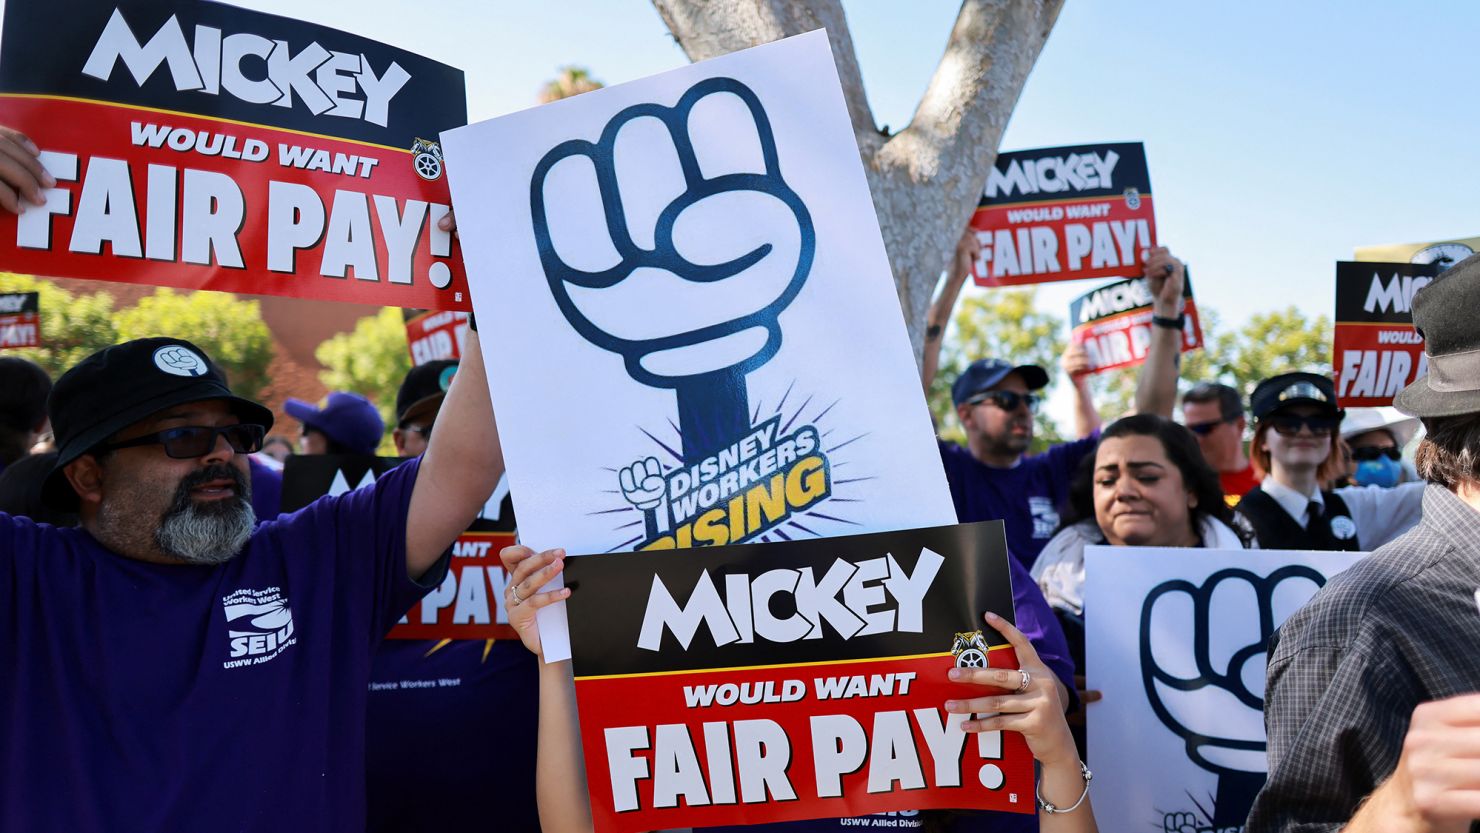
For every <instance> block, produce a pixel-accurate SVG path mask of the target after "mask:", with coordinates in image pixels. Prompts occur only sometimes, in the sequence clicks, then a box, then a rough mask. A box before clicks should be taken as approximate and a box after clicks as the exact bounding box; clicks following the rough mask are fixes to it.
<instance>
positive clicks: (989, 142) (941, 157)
mask: <svg viewBox="0 0 1480 833" xmlns="http://www.w3.org/2000/svg"><path fill="white" fill-rule="evenodd" d="M653 5H655V6H656V7H657V9H658V14H659V15H661V16H662V18H663V22H664V23H666V24H667V25H668V30H669V31H670V32H672V33H673V36H674V38H676V39H677V40H678V43H679V45H680V46H681V47H683V50H684V52H685V54H687V55H688V56H689V59H690V60H693V61H702V60H704V59H706V58H713V57H716V56H718V55H724V54H726V53H729V52H734V51H737V50H740V49H746V48H749V47H752V46H756V45H758V44H762V43H768V42H770V41H774V40H779V39H780V38H784V37H789V36H791V35H799V34H802V33H804V32H810V31H813V30H815V29H821V28H825V29H827V34H828V40H829V42H830V43H831V44H832V51H833V57H834V58H835V59H836V61H837V65H838V76H839V77H840V78H841V79H842V82H843V96H844V98H845V99H846V100H847V102H848V113H849V116H850V117H851V118H852V121H853V132H854V135H855V136H856V137H857V139H858V151H859V154H860V155H861V156H862V157H863V167H864V170H865V171H866V172H867V173H868V179H869V188H870V190H872V192H873V197H874V210H875V211H876V212H878V215H879V227H880V229H881V230H882V231H883V234H884V246H885V248H886V249H888V251H889V263H890V266H891V267H892V268H893V270H894V283H895V288H896V289H897V290H898V292H899V303H900V306H901V307H902V308H903V310H904V320H905V324H906V326H907V327H908V329H909V334H910V343H911V344H912V345H914V349H915V359H916V361H918V360H919V358H920V352H921V347H922V345H923V343H924V332H925V315H926V313H927V312H928V310H929V308H930V298H931V294H932V292H933V291H934V289H935V284H936V281H937V280H938V278H939V277H940V273H941V271H942V270H943V269H944V268H945V265H946V261H947V259H948V258H949V257H950V256H951V253H952V251H953V250H954V248H955V244H956V240H957V239H958V238H959V237H960V236H961V230H962V229H963V228H964V227H965V226H966V222H967V221H968V220H969V219H970V217H971V212H972V210H973V209H974V208H975V207H976V203H977V200H978V198H979V197H980V196H981V193H982V188H983V187H984V186H985V185H986V181H987V172H988V170H990V169H991V166H992V163H993V161H994V160H995V159H996V158H997V144H998V142H1000V141H1001V139H1002V131H1003V130H1004V129H1005V128H1006V127H1007V120H1008V117H1009V116H1011V115H1012V109H1013V107H1015V106H1016V105H1017V100H1018V96H1019V95H1020V94H1021V93H1022V89H1023V84H1024V82H1025V81H1027V78H1028V72H1029V70H1031V69H1032V68H1033V63H1034V61H1036V60H1037V59H1038V53H1039V52H1040V51H1041V50H1042V49H1043V43H1044V41H1046V40H1047V39H1048V33H1049V31H1050V30H1052V29H1053V24H1054V21H1055V20H1056V19H1057V18H1058V16H1059V9H1060V8H1061V7H1062V6H1063V0H965V2H964V3H962V5H961V12H960V14H959V15H958V16H957V17H956V25H955V27H954V28H953V29H952V31H951V39H950V42H949V43H947V44H946V51H945V55H944V56H943V57H942V58H941V60H940V63H939V65H938V66H937V67H936V70H935V75H934V77H932V78H931V80H930V86H929V88H928V89H927V90H926V91H925V96H924V98H922V99H921V101H920V104H919V106H918V107H917V108H916V110H915V115H914V118H913V119H912V120H911V121H910V124H909V126H908V127H906V128H905V129H904V130H902V131H900V132H899V133H898V134H896V135H894V136H892V137H891V136H886V135H884V134H882V133H880V132H879V129H878V127H877V126H876V125H875V124H874V117H873V114H872V112H871V111H870V110H869V106H868V99H867V97H866V96H865V95H864V91H863V76H862V75H861V74H860V72H859V69H858V56H857V55H855V54H854V51H853V40H852V38H851V37H850V36H849V34H848V22H847V20H846V19H845V18H844V16H843V7H842V5H841V3H840V0H653Z"/></svg>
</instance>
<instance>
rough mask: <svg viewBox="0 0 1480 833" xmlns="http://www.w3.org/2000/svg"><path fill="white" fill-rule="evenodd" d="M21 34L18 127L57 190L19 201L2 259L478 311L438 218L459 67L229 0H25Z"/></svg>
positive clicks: (4, 224) (7, 45)
mask: <svg viewBox="0 0 1480 833" xmlns="http://www.w3.org/2000/svg"><path fill="white" fill-rule="evenodd" d="M3 38H4V40H3V44H0V124H6V125H9V126H11V127H15V128H17V129H19V130H21V131H22V132H24V133H25V134H27V135H28V136H30V137H31V139H33V140H34V141H35V143H36V144H37V145H38V146H39V147H40V148H41V149H42V151H43V153H42V156H41V162H42V164H43V165H45V167H46V169H47V170H48V171H49V172H50V174H51V175H52V176H53V177H55V179H56V185H55V187H52V188H48V189H46V191H45V197H46V204H45V205H44V206H37V205H27V206H26V209H25V211H24V212H23V213H22V214H21V215H20V216H19V217H16V216H14V215H11V214H9V213H4V212H0V215H3V216H0V269H8V270H14V271H18V272H27V273H31V274H42V275H59V276H65V277H75V278H92V279H95V280H109V281H122V282H126V283H141V284H158V285H165V286H173V287H179V288H183V289H214V290H223V291H230V292H245V293H252V294H265V295H286V296H293V297H301V298H319V299H325V300H334V301H353V302H357V303H368V304H381V305H386V306H402V307H417V308H425V309H468V297H467V285H466V279H465V277H464V276H463V273H462V266H461V262H460V260H459V259H458V258H457V257H456V245H455V243H454V241H453V239H452V237H451V235H449V234H447V233H445V232H442V231H441V230H439V229H438V228H437V221H438V220H439V219H440V218H441V217H442V216H443V215H445V214H446V213H447V211H448V205H449V200H448V196H447V183H446V179H445V178H444V177H443V173H442V152H441V149H440V147H439V146H438V144H437V136H438V132H439V131H441V130H443V129H445V128H449V127H453V126H456V125H460V124H463V123H465V122H466V120H467V112H466V104H465V102H464V95H463V76H462V73H461V72H460V71H459V70H456V69H453V68H451V67H448V66H445V65H443V64H440V63H437V62H435V61H432V60H429V59H427V58H423V57H421V56H418V55H414V54H411V53H409V52H405V51H403V50H400V49H394V48H392V47H389V46H386V45H384V44H380V43H376V42H374V41H371V40H367V39H365V38H362V37H359V36H358V35H352V34H349V33H346V32H340V31H336V30H333V29H329V28H326V27H323V26H315V25H311V24H308V23H303V22H300V21H295V20H290V19H288V18H283V17H277V16H275V15H268V14H262V13H260V12H254V11H250V10H247V9H242V8H238V7H235V6H228V5H224V4H220V3H209V2H200V3H179V2H169V0H131V1H130V2H123V1H122V0H120V2H117V3H97V2H91V0H47V2H43V3H9V4H7V5H6V7H5V19H4V33H3ZM23 202H24V200H23Z"/></svg>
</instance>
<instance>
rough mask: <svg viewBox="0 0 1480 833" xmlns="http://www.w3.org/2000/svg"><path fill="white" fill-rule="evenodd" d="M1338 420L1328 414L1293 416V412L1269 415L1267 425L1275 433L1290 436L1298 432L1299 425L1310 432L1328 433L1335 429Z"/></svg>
mask: <svg viewBox="0 0 1480 833" xmlns="http://www.w3.org/2000/svg"><path fill="white" fill-rule="evenodd" d="M1340 424H1341V422H1340V420H1338V419H1336V418H1335V417H1328V416H1295V415H1294V414H1280V415H1278V416H1272V417H1269V425H1270V427H1271V428H1273V429H1274V430H1275V433H1277V434H1279V435H1281V436H1285V437H1290V436H1294V435H1295V434H1299V433H1300V428H1301V426H1305V427H1306V428H1309V429H1310V432H1311V433H1312V434H1318V435H1319V434H1330V433H1333V432H1335V431H1336V426H1338V425H1340Z"/></svg>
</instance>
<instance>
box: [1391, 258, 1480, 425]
mask: <svg viewBox="0 0 1480 833" xmlns="http://www.w3.org/2000/svg"><path fill="white" fill-rule="evenodd" d="M1477 309H1480V254H1476V255H1470V256H1469V257H1467V258H1465V259H1464V260H1461V261H1460V262H1459V263H1456V264H1454V265H1453V266H1451V267H1449V268H1448V269H1445V270H1444V271H1443V272H1442V273H1441V274H1440V275H1439V277H1437V278H1434V280H1433V282H1432V283H1430V284H1429V285H1428V286H1425V287H1423V288H1422V289H1420V290H1418V292H1415V293H1414V295H1413V326H1414V327H1415V328H1417V329H1418V334H1419V335H1420V336H1422V337H1423V352H1424V356H1425V358H1427V359H1428V371H1427V372H1426V373H1424V375H1422V376H1420V377H1418V378H1417V379H1415V380H1413V384H1411V385H1409V386H1408V387H1406V388H1403V389H1402V390H1400V391H1398V395H1397V397H1396V398H1395V399H1394V400H1393V405H1395V406H1396V407H1397V408H1398V410H1400V411H1402V412H1403V413H1405V414H1408V415H1409V416H1416V417H1443V416H1460V415H1461V414H1473V413H1476V412H1480V327H1477V326H1476V324H1475V311H1476V310H1477Z"/></svg>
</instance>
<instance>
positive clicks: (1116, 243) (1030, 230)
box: [971, 194, 1156, 286]
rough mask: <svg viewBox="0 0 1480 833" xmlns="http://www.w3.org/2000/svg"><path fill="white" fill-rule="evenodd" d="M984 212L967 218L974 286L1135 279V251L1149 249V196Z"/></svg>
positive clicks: (1152, 235)
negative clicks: (975, 242)
mask: <svg viewBox="0 0 1480 833" xmlns="http://www.w3.org/2000/svg"><path fill="white" fill-rule="evenodd" d="M1135 202H1136V206H1135V207H1134V208H1133V207H1131V204H1130V201H1128V200H1127V199H1126V198H1125V197H1104V198H1101V199H1097V200H1069V201H1064V202H1042V203H1034V204H1032V205H1016V206H986V207H983V208H978V209H977V210H976V213H975V214H974V215H972V218H971V227H972V228H973V229H975V230H976V233H977V238H978V239H979V240H980V241H981V244H982V253H981V257H980V258H978V260H977V261H976V263H975V264H974V265H973V267H972V276H973V277H974V278H975V279H976V283H977V284H978V285H979V286H1019V285H1023V284H1032V283H1047V282H1050V281H1071V280H1079V279H1081V278H1108V277H1128V278H1129V277H1139V276H1140V275H1141V272H1142V262H1141V250H1142V249H1145V248H1149V247H1151V246H1154V245H1155V242H1156V216H1155V213H1154V211H1153V210H1152V200H1151V196H1150V195H1149V194H1143V195H1140V196H1139V197H1138V198H1137V199H1136V201H1135Z"/></svg>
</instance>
